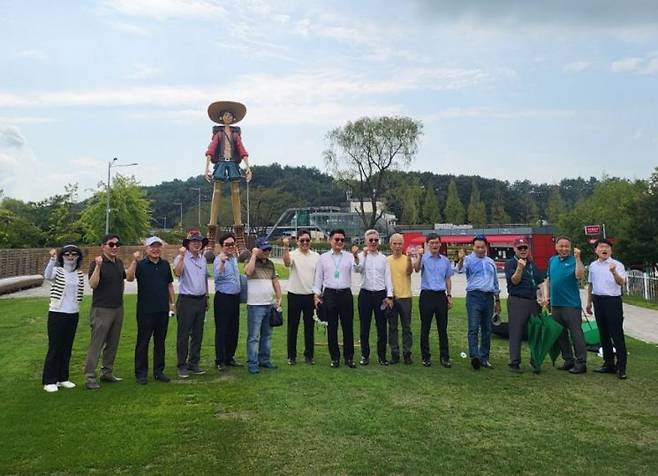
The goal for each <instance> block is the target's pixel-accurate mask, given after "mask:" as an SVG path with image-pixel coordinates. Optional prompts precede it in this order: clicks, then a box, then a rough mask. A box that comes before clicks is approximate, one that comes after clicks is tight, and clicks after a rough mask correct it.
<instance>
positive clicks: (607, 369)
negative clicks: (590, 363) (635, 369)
mask: <svg viewBox="0 0 658 476" xmlns="http://www.w3.org/2000/svg"><path fill="white" fill-rule="evenodd" d="M594 372H596V373H597V374H615V373H617V369H616V368H615V366H614V365H606V364H603V365H602V366H601V367H599V368H597V369H594Z"/></svg>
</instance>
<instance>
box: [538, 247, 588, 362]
mask: <svg viewBox="0 0 658 476" xmlns="http://www.w3.org/2000/svg"><path fill="white" fill-rule="evenodd" d="M555 251H557V255H556V256H553V257H551V259H550V260H549V261H548V270H547V274H546V281H544V292H543V295H544V300H543V304H544V305H547V304H548V303H549V301H550V305H551V314H552V315H553V319H555V320H556V321H557V322H559V323H560V324H562V325H563V326H564V328H565V329H564V332H563V333H562V335H561V336H560V339H559V341H558V343H559V344H560V351H561V352H562V358H563V359H564V364H563V365H562V366H561V367H559V369H560V370H568V371H569V373H572V374H582V373H585V372H587V347H585V336H584V335H583V329H582V327H581V325H582V319H581V309H582V308H581V302H580V287H579V285H578V283H579V281H580V280H581V279H583V278H584V277H585V266H584V265H583V262H582V261H581V259H580V250H579V249H578V248H574V250H573V255H572V254H571V240H570V239H569V238H568V237H566V236H558V237H557V239H556V240H555ZM549 291H550V293H549ZM567 332H568V334H567ZM569 337H570V338H571V342H570V341H569ZM572 343H573V350H572ZM574 351H575V354H576V358H575V360H574Z"/></svg>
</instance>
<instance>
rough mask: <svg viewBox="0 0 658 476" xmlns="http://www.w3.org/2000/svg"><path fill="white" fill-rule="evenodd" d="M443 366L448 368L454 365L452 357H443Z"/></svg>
mask: <svg viewBox="0 0 658 476" xmlns="http://www.w3.org/2000/svg"><path fill="white" fill-rule="evenodd" d="M441 367H445V368H446V369H449V368H450V367H452V363H451V362H450V359H441Z"/></svg>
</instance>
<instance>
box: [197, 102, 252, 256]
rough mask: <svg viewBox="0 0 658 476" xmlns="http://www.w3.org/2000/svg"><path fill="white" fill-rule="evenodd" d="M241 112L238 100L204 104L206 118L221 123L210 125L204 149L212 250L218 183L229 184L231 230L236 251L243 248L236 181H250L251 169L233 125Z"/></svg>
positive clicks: (242, 109)
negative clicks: (206, 145)
mask: <svg viewBox="0 0 658 476" xmlns="http://www.w3.org/2000/svg"><path fill="white" fill-rule="evenodd" d="M245 114H247V108H246V107H245V106H244V104H241V103H239V102H232V101H217V102H214V103H212V104H211V105H210V106H208V116H209V117H210V119H211V120H212V121H213V122H216V123H218V124H221V125H219V126H213V128H212V141H211V142H210V145H209V146H208V150H207V151H206V171H205V174H204V175H205V178H206V180H207V181H208V182H210V183H212V184H213V190H212V202H211V205H210V222H209V223H208V241H209V243H208V245H209V247H210V249H211V250H214V248H215V240H216V238H217V216H218V214H219V201H220V197H221V184H222V183H230V184H231V206H232V209H233V232H234V233H235V236H236V245H237V246H238V249H239V251H240V252H244V251H245V250H246V246H245V237H244V225H243V224H242V214H241V211H240V182H241V181H242V179H243V178H244V179H245V180H246V181H247V182H249V181H251V169H250V168H249V154H248V153H247V150H246V149H245V148H244V145H242V138H241V137H240V128H239V127H237V126H234V125H233V124H236V123H238V122H240V121H241V120H242V119H243V118H244V116H245ZM241 162H244V165H245V167H244V172H243V170H242V169H241V168H240V163H241ZM211 163H212V164H213V165H214V168H213V170H212V172H211V171H210V164H211Z"/></svg>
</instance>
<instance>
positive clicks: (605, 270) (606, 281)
mask: <svg viewBox="0 0 658 476" xmlns="http://www.w3.org/2000/svg"><path fill="white" fill-rule="evenodd" d="M611 264H614V265H615V266H616V270H617V274H618V275H619V276H621V277H622V278H624V279H626V271H625V270H624V265H623V264H621V263H620V262H619V261H617V260H616V259H612V258H608V259H606V260H605V261H599V260H596V261H592V263H591V264H590V265H589V275H588V277H587V281H588V282H589V283H590V284H591V285H592V294H594V295H595V296H621V286H620V285H618V284H617V282H616V281H615V277H614V276H613V275H612V273H611V272H610V265H611Z"/></svg>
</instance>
